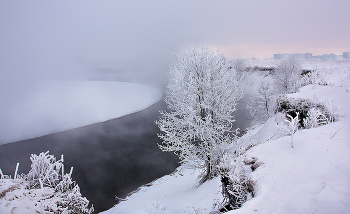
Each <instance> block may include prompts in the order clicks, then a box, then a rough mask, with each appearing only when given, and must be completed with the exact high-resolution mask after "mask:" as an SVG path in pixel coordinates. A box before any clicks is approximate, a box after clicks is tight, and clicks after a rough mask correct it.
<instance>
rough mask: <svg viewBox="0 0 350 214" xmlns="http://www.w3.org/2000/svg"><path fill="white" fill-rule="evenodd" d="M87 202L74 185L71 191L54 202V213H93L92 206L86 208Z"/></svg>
mask: <svg viewBox="0 0 350 214" xmlns="http://www.w3.org/2000/svg"><path fill="white" fill-rule="evenodd" d="M88 205H89V200H87V199H86V198H85V197H82V195H81V193H80V188H79V186H78V185H76V186H75V187H74V188H73V189H70V190H68V191H66V192H65V193H64V194H63V195H62V197H61V200H59V201H57V202H56V206H57V210H56V211H55V213H57V214H58V213H62V214H63V213H64V214H75V213H79V214H90V213H92V212H93V211H94V208H93V206H92V207H91V208H88Z"/></svg>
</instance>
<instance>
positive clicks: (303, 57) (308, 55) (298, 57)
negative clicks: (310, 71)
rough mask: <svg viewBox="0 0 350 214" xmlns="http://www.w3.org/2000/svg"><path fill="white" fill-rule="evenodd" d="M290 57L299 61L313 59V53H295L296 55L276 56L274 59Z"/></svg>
mask: <svg viewBox="0 0 350 214" xmlns="http://www.w3.org/2000/svg"><path fill="white" fill-rule="evenodd" d="M288 56H293V57H295V58H297V59H311V58H312V54H311V53H305V54H300V53H295V54H288V53H284V54H274V55H273V58H274V59H284V58H286V57H288Z"/></svg>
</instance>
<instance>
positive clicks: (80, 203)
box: [26, 151, 94, 214]
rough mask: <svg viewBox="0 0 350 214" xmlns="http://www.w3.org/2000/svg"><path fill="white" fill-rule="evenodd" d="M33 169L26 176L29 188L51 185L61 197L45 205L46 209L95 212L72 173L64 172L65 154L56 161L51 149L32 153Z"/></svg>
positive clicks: (66, 213) (72, 213)
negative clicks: (37, 153) (73, 178)
mask: <svg viewBox="0 0 350 214" xmlns="http://www.w3.org/2000/svg"><path fill="white" fill-rule="evenodd" d="M30 160H31V161H32V164H31V169H30V171H29V173H28V174H27V176H26V182H27V188H28V189H33V188H41V189H44V187H49V188H52V189H54V192H55V194H56V195H57V196H56V197H57V198H59V199H58V200H57V201H56V203H55V204H49V205H45V206H44V207H43V209H44V210H45V211H48V212H51V213H55V214H61V213H62V214H63V213H64V214H75V213H79V214H90V213H92V212H93V210H94V208H93V206H92V207H91V208H88V205H89V200H87V199H86V198H85V197H82V195H81V193H80V188H79V186H78V185H76V184H75V182H74V181H73V180H72V178H71V175H72V171H73V167H72V168H71V170H70V173H67V174H64V171H63V169H64V167H63V155H62V156H61V159H60V160H58V161H56V158H55V157H54V156H53V155H50V154H49V151H47V152H45V153H44V152H42V153H40V154H39V155H36V154H32V155H31V157H30Z"/></svg>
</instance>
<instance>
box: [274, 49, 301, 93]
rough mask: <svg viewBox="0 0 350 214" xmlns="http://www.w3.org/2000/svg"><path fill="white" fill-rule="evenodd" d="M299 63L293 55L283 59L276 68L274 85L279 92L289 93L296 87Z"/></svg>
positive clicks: (298, 76) (299, 71) (299, 69)
mask: <svg viewBox="0 0 350 214" xmlns="http://www.w3.org/2000/svg"><path fill="white" fill-rule="evenodd" d="M301 70H302V68H301V63H300V61H299V60H298V59H296V58H295V57H294V56H292V55H291V56H289V57H288V58H286V59H284V60H283V61H282V62H281V63H280V64H279V65H278V66H277V69H276V73H275V78H276V86H278V87H279V90H280V92H281V93H291V92H294V91H295V90H296V89H297V82H298V79H299V78H300V74H301Z"/></svg>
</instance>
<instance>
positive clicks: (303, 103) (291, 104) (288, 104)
mask: <svg viewBox="0 0 350 214" xmlns="http://www.w3.org/2000/svg"><path fill="white" fill-rule="evenodd" d="M312 109H314V110H315V109H317V110H318V111H320V113H321V114H322V117H324V118H325V119H327V121H330V122H333V121H334V120H335V119H336V118H337V117H336V115H334V113H332V111H330V110H329V109H328V108H327V107H326V105H324V104H322V103H314V102H312V101H310V100H308V99H293V98H288V97H287V96H285V95H281V96H279V97H278V99H277V108H276V112H282V113H285V114H287V115H290V116H291V117H293V118H294V117H295V116H296V114H297V113H299V120H300V128H307V127H305V122H307V123H309V122H311V121H309V120H312V119H311V118H310V119H307V118H308V115H311V114H312V113H311V112H310V113H309V111H314V110H312ZM319 119H321V118H319ZM322 120H323V119H322ZM324 124H325V123H324V122H322V121H321V120H320V123H319V125H324ZM307 126H310V125H309V124H308V125H307Z"/></svg>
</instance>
